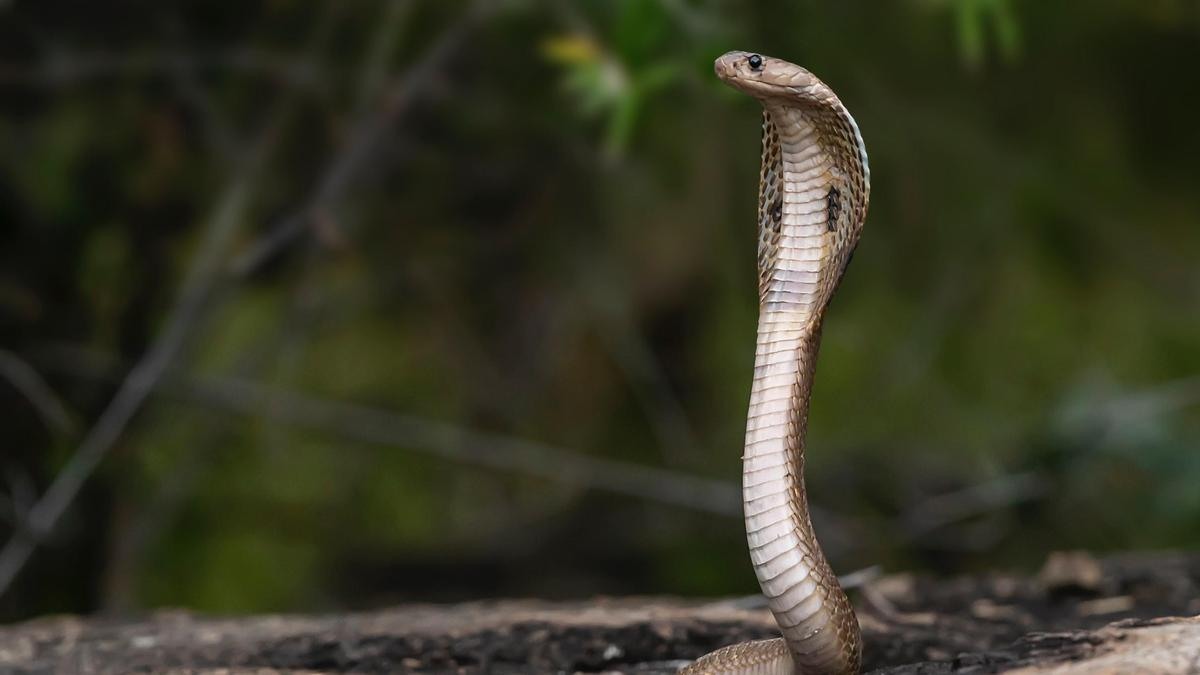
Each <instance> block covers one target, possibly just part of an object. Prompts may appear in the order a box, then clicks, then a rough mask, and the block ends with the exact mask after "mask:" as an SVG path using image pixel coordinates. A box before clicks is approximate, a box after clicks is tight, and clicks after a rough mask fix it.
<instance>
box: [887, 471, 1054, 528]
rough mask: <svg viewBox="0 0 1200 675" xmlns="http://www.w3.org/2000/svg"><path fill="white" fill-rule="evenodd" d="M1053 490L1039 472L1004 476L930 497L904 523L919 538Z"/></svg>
mask: <svg viewBox="0 0 1200 675" xmlns="http://www.w3.org/2000/svg"><path fill="white" fill-rule="evenodd" d="M1052 487H1053V484H1052V483H1051V481H1050V479H1048V478H1046V477H1045V476H1043V475H1042V474H1040V473H1036V472H1026V473H1018V474H1012V475H1008V476H1000V477H998V478H995V479H992V480H989V481H986V482H983V483H979V484H976V485H971V486H968V487H965V488H963V489H961V490H956V491H954V492H949V493H946V494H942V495H938V496H936V497H930V498H929V499H926V500H925V501H922V502H921V503H919V504H917V505H916V506H913V507H912V508H911V509H909V510H908V511H907V512H906V513H905V514H904V515H903V517H902V518H901V520H902V522H904V523H905V526H906V530H907V531H908V534H909V536H912V537H918V536H921V535H923V534H926V533H928V532H930V531H933V530H936V529H938V528H940V527H943V526H945V525H948V524H950V523H953V522H957V521H960V520H965V519H967V518H970V517H971V516H976V515H980V514H984V513H990V512H992V511H996V510H998V509H1000V508H1001V507H1004V506H1009V505H1011V504H1016V503H1019V502H1025V501H1030V500H1033V499H1037V498H1039V497H1042V496H1044V495H1045V494H1046V493H1047V492H1049V491H1050V489H1051V488H1052Z"/></svg>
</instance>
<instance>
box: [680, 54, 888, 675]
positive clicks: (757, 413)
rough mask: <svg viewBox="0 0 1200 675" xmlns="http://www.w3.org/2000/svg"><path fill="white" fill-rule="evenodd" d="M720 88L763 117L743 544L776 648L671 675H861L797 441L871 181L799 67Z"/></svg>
mask: <svg viewBox="0 0 1200 675" xmlns="http://www.w3.org/2000/svg"><path fill="white" fill-rule="evenodd" d="M715 70H716V73H717V76H718V77H720V78H721V80H722V81H724V82H725V83H726V84H728V85H730V86H731V87H733V88H734V89H737V90H739V91H742V92H745V93H747V94H749V95H751V96H753V97H754V98H756V99H758V101H759V102H760V103H761V104H762V106H763V154H762V172H761V176H760V180H759V192H758V197H759V204H758V294H759V322H758V339H757V349H756V352H755V361H754V383H753V385H752V388H751V394H750V410H749V413H748V415H747V420H746V445H745V451H744V453H743V456H742V460H743V465H742V497H743V508H744V513H745V520H746V538H747V542H748V544H749V548H750V558H751V560H752V561H753V563H754V571H755V575H756V576H757V577H758V580H759V585H760V586H761V587H762V591H763V595H764V596H766V599H767V606H768V607H770V609H771V612H772V614H774V616H775V620H776V622H777V623H778V624H779V627H780V632H781V633H782V637H781V638H779V639H775V640H764V641H761V642H748V643H744V644H739V645H733V646H731V647H725V648H723V649H720V650H718V651H716V652H713V653H712V654H709V655H707V656H704V657H702V658H701V659H699V660H697V661H696V662H695V663H693V664H691V665H689V666H687V667H685V668H684V669H683V670H681V671H680V672H681V673H687V674H696V673H728V674H730V675H734V674H736V675H751V674H759V673H761V674H767V673H779V674H780V675H783V674H786V673H804V674H806V675H810V674H820V675H834V674H843V673H857V672H858V671H859V668H860V666H861V661H862V635H861V632H860V630H859V627H858V621H857V619H856V618H855V616H854V610H853V608H852V607H851V606H850V601H849V600H848V599H847V597H846V594H845V592H843V591H842V589H841V587H840V586H839V585H838V582H837V577H836V576H835V575H834V574H833V571H832V570H831V569H830V567H829V563H828V561H827V560H826V559H825V555H824V553H823V552H822V551H821V547H820V545H819V544H818V543H817V538H816V535H815V533H814V532H813V527H812V521H811V520H810V518H809V512H808V497H807V493H806V490H805V485H804V450H805V443H804V437H805V429H806V428H807V426H808V404H809V399H810V397H811V393H812V384H813V377H814V375H815V369H816V360H817V351H818V348H819V346H820V339H821V323H822V320H823V318H824V316H825V309H826V307H827V306H828V304H829V301H830V299H831V298H832V297H833V294H834V291H835V290H836V289H837V286H838V283H839V282H840V281H841V278H842V274H843V273H844V272H845V270H846V266H847V264H849V262H850V255H851V253H853V251H854V247H855V245H857V243H858V238H859V235H860V234H861V233H862V227H863V221H864V220H865V218H866V214H867V203H868V198H869V194H870V170H869V168H868V166H867V155H866V150H865V148H864V146H863V141H862V136H861V134H860V133H859V131H858V125H857V124H856V123H855V122H854V119H853V118H852V117H851V116H850V113H849V112H848V111H847V110H846V108H845V106H843V105H842V103H841V101H840V100H838V97H837V96H836V95H835V94H834V93H833V91H832V90H831V89H830V88H829V87H828V86H826V85H825V83H823V82H821V81H820V80H819V79H817V78H816V76H814V75H813V74H812V73H810V72H808V71H807V70H805V69H803V68H801V67H800V66H797V65H794V64H791V63H788V62H787V61H783V60H780V59H775V58H771V57H768V56H763V55H761V54H751V53H749V52H729V53H728V54H725V55H724V56H722V57H721V58H719V59H717V61H716V64H715Z"/></svg>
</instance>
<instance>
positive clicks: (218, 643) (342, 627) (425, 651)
mask: <svg viewBox="0 0 1200 675" xmlns="http://www.w3.org/2000/svg"><path fill="white" fill-rule="evenodd" d="M856 595H857V596H858V597H857V601H858V611H859V618H860V622H861V623H862V625H863V630H864V633H865V635H866V644H867V648H866V654H865V661H866V668H867V669H868V670H869V671H873V672H876V673H881V674H888V675H899V674H910V675H916V674H926V673H988V672H1010V671H1011V672H1018V673H1050V672H1053V673H1069V674H1076V673H1128V672H1139V673H1197V672H1200V617H1194V616H1193V617H1192V618H1186V617H1185V616H1184V615H1195V614H1197V613H1200V555H1183V554H1152V555H1148V554H1144V555H1137V556H1121V557H1113V558H1108V559H1106V560H1102V561H1097V560H1095V559H1093V558H1091V557H1090V556H1087V555H1085V554H1058V555H1056V556H1053V557H1052V558H1051V560H1050V561H1048V562H1047V565H1046V566H1045V568H1044V569H1043V571H1042V573H1041V574H1039V575H1038V576H1036V577H1033V578H1024V577H1017V576H1010V575H997V574H988V575H976V576H969V577H959V578H955V579H949V580H938V579H932V578H928V577H920V576H913V575H891V576H884V577H882V578H880V579H877V580H875V581H873V582H871V583H869V584H867V585H866V586H865V587H863V588H862V589H860V590H859V591H858V592H857V593H856ZM755 604H758V602H757V600H756V599H753V598H751V599H749V600H742V601H728V600H726V601H718V602H708V603H701V602H695V601H683V600H679V599H673V598H623V599H612V598H598V599H593V600H589V601H579V602H567V603H554V602H543V601H529V600H513V601H497V602H476V603H463V604H457V605H408V606H403V607H398V608H395V609H389V610H384V611H378V612H368V613H354V614H334V615H325V616H256V617H237V618H217V617H206V616H198V615H195V614H191V613H188V612H183V611H165V612H158V613H155V614H153V615H151V616H148V617H144V618H140V619H136V620H116V619H110V618H104V617H48V618H42V619H36V620H33V621H28V622H25V623H20V624H15V625H11V626H7V627H2V628H0V672H2V673H6V674H7V673H13V674H14V675H16V674H27V673H28V674H33V673H38V674H40V673H80V674H90V673H128V672H170V673H212V674H215V673H262V674H267V673H285V672H286V673H300V672H325V673H329V672H332V673H393V672H461V673H497V674H506V673H529V672H625V673H670V672H673V671H674V669H675V668H677V667H678V666H679V665H680V664H682V663H684V662H686V661H687V660H689V659H692V658H695V657H697V656H699V655H701V654H703V653H705V652H707V651H710V650H711V649H713V648H715V647H717V646H720V645H724V644H729V643H733V642H737V641H741V640H747V639H757V638H763V637H769V636H772V635H775V634H776V632H775V628H774V624H773V622H772V619H771V617H770V615H769V614H768V613H767V612H766V610H764V609H762V608H761V607H753V606H748V605H755ZM1162 616H1168V617H1169V618H1156V617H1162Z"/></svg>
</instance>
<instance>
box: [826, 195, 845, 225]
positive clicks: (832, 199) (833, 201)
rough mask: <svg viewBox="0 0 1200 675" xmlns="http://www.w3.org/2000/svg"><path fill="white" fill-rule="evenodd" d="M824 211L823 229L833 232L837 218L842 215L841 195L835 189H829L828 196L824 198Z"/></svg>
mask: <svg viewBox="0 0 1200 675" xmlns="http://www.w3.org/2000/svg"><path fill="white" fill-rule="evenodd" d="M825 211H826V220H825V227H826V228H828V229H829V231H830V232H833V230H834V229H835V228H836V227H837V221H838V216H839V215H841V213H842V193H840V192H838V189H837V188H835V187H831V188H829V194H828V195H826V196H825Z"/></svg>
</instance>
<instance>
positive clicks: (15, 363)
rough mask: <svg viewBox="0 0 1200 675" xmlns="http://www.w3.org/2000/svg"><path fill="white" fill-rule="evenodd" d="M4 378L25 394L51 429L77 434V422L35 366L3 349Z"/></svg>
mask: <svg viewBox="0 0 1200 675" xmlns="http://www.w3.org/2000/svg"><path fill="white" fill-rule="evenodd" d="M0 378H3V379H6V380H8V382H9V384H11V385H12V386H13V388H14V389H16V390H17V391H19V392H21V395H22V396H24V397H25V400H27V401H29V403H30V405H32V406H33V409H34V411H36V412H37V414H38V417H39V418H41V420H42V423H43V424H45V425H46V428H47V429H49V430H50V431H52V432H54V433H57V434H60V435H63V436H69V435H71V434H73V433H75V421H74V420H73V419H72V418H71V414H70V413H69V412H67V407H66V406H65V405H63V403H62V401H61V400H60V399H59V398H58V396H57V395H56V394H55V393H54V390H53V389H51V388H50V385H49V384H47V383H46V380H44V379H42V376H41V375H39V374H38V372H37V371H36V370H34V368H33V366H31V365H29V364H28V363H26V362H25V360H24V359H22V358H21V357H19V356H17V355H16V354H13V353H12V352H10V351H8V350H7V349H0Z"/></svg>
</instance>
